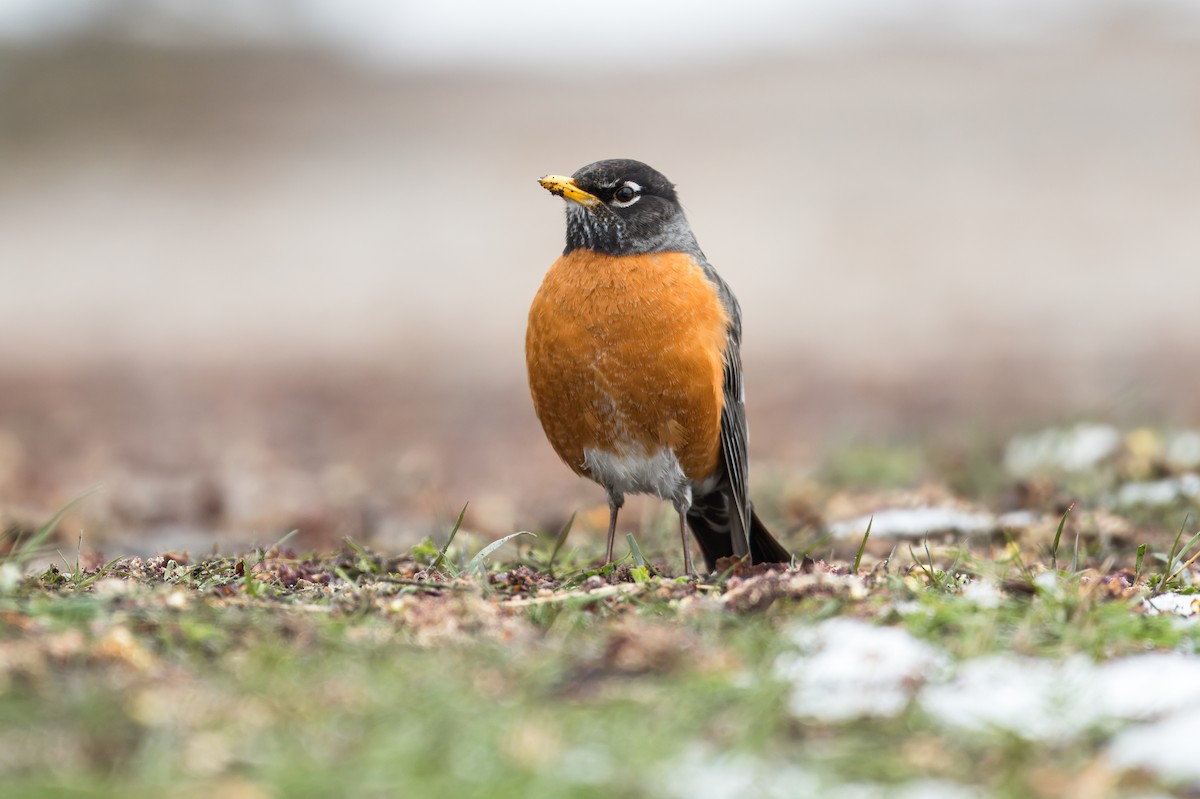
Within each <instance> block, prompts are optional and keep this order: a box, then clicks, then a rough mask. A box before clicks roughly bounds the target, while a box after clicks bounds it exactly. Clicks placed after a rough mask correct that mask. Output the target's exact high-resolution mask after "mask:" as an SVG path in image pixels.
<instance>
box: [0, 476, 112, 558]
mask: <svg viewBox="0 0 1200 799" xmlns="http://www.w3.org/2000/svg"><path fill="white" fill-rule="evenodd" d="M99 490H100V489H99V487H97V488H91V489H89V490H87V491H85V492H83V493H82V494H80V495H79V496H77V497H75V498H73V499H70V500H68V501H67V504H65V505H63V506H62V507H61V508H59V509H58V510H57V511H55V513H54V515H53V516H51V517H50V519H49V520H48V521H47V522H46V523H45V524H43V525H42V526H41V527H39V528H38V529H37V530H35V531H34V533H33V535H31V536H29V538H27V539H26V540H25V541H21V540H20V539H19V538H18V539H17V540H15V541H14V542H13V546H12V549H11V550H9V551H8V553H7V554H3V555H0V563H7V562H12V563H13V564H15V565H16V566H18V567H21V566H24V565H25V562H26V561H27V560H29V559H30V558H32V557H34V556H36V555H37V554H38V551H39V550H40V548H41V546H42V545H43V544H44V543H45V542H46V539H47V538H49V537H50V535H51V534H52V533H53V532H54V529H55V528H56V527H58V523H59V522H61V521H62V519H63V517H64V516H66V515H67V512H68V511H70V510H71V508H73V507H75V506H76V505H78V504H79V503H80V502H82V501H83V500H84V499H86V498H87V497H90V496H91V495H92V494H94V493H96V492H97V491H99Z"/></svg>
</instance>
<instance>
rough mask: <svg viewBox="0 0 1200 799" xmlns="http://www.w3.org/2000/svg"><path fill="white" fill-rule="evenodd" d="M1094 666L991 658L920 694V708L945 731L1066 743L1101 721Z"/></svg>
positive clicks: (966, 665)
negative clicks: (1000, 733) (947, 728)
mask: <svg viewBox="0 0 1200 799" xmlns="http://www.w3.org/2000/svg"><path fill="white" fill-rule="evenodd" d="M1093 676H1094V667H1093V666H1092V664H1091V663H1090V662H1089V661H1088V660H1086V659H1085V658H1082V657H1072V658H1068V659H1067V660H1065V661H1063V662H1061V663H1060V662H1055V661H1050V660H1037V659H1034V658H1022V657H1016V656H1013V655H995V656H990V657H982V658H978V659H976V660H972V661H968V662H966V663H964V664H963V665H962V667H961V668H960V669H959V671H958V675H957V676H956V677H955V678H954V679H953V680H952V681H950V682H948V683H945V684H942V685H929V686H926V688H925V690H924V691H922V692H921V695H920V698H919V701H920V705H921V707H922V709H923V710H924V711H925V712H926V713H928V714H929V715H931V716H933V717H934V718H935V719H937V720H938V721H940V722H941V723H943V724H946V725H947V726H950V727H956V728H959V729H965V730H973V731H980V732H982V731H989V730H1002V731H1005V732H1009V733H1012V734H1014V735H1018V736H1020V737H1022V738H1026V739H1029V740H1062V739H1069V738H1071V737H1074V736H1075V735H1077V734H1079V733H1080V732H1082V731H1084V730H1086V729H1088V728H1089V727H1091V726H1093V725H1094V724H1096V723H1097V722H1098V721H1100V719H1101V718H1102V715H1101V714H1100V712H1099V711H1098V709H1097V707H1096V705H1095V702H1094V701H1093V700H1094V698H1095V696H1094V691H1093V689H1092V687H1091V686H1092V678H1093Z"/></svg>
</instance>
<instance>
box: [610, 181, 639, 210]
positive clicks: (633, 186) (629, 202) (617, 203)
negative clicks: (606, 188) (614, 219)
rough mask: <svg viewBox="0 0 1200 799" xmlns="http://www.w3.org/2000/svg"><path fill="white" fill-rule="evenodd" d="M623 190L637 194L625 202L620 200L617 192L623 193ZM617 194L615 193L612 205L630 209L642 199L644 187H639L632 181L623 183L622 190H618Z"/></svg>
mask: <svg viewBox="0 0 1200 799" xmlns="http://www.w3.org/2000/svg"><path fill="white" fill-rule="evenodd" d="M622 189H633V190H634V192H636V193H635V194H634V195H633V197H631V198H630V199H628V200H624V201H622V200H618V199H617V192H619V191H621V190H622ZM617 192H613V199H612V204H613V205H614V206H616V207H617V208H628V207H629V206H631V205H633V204H634V203H635V202H637V201H638V200H640V199H642V187H641V186H639V185H638V184H636V183H634V182H633V181H632V180H627V181H625V182H624V183H622V184H621V188H620V189H617Z"/></svg>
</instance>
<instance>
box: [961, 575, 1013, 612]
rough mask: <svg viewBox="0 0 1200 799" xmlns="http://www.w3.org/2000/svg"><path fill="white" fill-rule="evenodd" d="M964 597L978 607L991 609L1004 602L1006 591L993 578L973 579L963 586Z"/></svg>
mask: <svg viewBox="0 0 1200 799" xmlns="http://www.w3.org/2000/svg"><path fill="white" fill-rule="evenodd" d="M962 598H963V599H965V600H967V601H968V602H972V603H974V604H975V606H976V607H980V608H984V609H986V610H991V609H992V608H998V607H1000V604H1001V603H1002V602H1004V593H1003V592H1002V591H1001V590H1000V589H999V588H998V587H997V586H996V584H995V583H993V582H992V581H991V580H972V581H971V582H969V583H967V584H966V585H965V586H963V590H962Z"/></svg>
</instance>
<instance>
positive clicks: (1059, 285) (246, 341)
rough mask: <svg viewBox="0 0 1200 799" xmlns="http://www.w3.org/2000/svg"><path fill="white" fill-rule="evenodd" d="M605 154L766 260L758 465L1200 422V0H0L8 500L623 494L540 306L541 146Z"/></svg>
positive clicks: (135, 519) (150, 510) (245, 502)
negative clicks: (532, 312) (1091, 422)
mask: <svg viewBox="0 0 1200 799" xmlns="http://www.w3.org/2000/svg"><path fill="white" fill-rule="evenodd" d="M611 157H632V158H638V159H640V160H643V161H646V162H648V163H650V164H651V165H653V166H655V167H656V168H658V169H659V170H661V171H662V172H664V173H665V174H666V175H667V176H668V177H670V178H671V179H672V180H674V181H675V182H676V183H677V184H678V186H679V190H680V193H681V196H682V198H683V201H684V205H685V207H686V208H687V210H688V213H689V216H690V219H691V221H692V224H693V227H694V229H695V230H696V232H697V235H698V237H699V239H700V241H701V243H702V245H703V246H704V248H705V250H706V252H707V254H708V256H709V258H710V260H712V262H713V263H714V264H716V266H717V267H718V269H720V270H721V272H722V274H723V276H724V277H725V278H726V279H727V280H728V281H729V282H730V283H731V284H732V286H733V287H734V289H735V290H736V292H737V294H738V296H739V298H740V299H741V303H742V306H743V310H744V313H745V319H746V322H745V326H746V332H745V340H746V343H745V351H744V360H745V363H746V367H747V373H748V378H747V379H748V387H749V388H748V391H749V398H748V401H749V415H750V422H751V451H752V458H753V461H754V464H755V465H754V474H755V475H756V478H755V482H756V483H758V484H759V486H764V485H771V486H775V487H776V488H777V487H778V486H780V485H782V484H785V483H787V482H788V481H794V480H803V479H806V476H808V475H811V474H813V473H814V470H818V469H820V468H821V464H822V463H824V462H825V461H824V459H825V458H826V457H827V456H828V453H830V452H831V451H833V450H835V449H838V448H846V447H855V446H862V445H865V444H869V443H871V442H877V441H895V440H922V439H926V438H931V437H932V438H934V439H937V440H940V441H944V442H947V445H948V446H950V447H951V448H953V446H955V442H959V441H963V440H967V439H971V440H975V439H977V438H980V437H982V438H983V439H985V440H993V439H996V438H997V437H999V436H1001V435H1003V434H1005V433H1007V432H1011V431H1014V430H1017V429H1023V428H1025V427H1029V426H1033V425H1039V424H1046V423H1053V422H1061V421H1069V420H1073V419H1078V418H1083V417H1087V418H1101V419H1106V420H1112V421H1118V422H1122V421H1131V420H1132V421H1135V422H1138V421H1145V420H1150V421H1152V422H1155V423H1170V424H1181V425H1182V424H1195V423H1197V422H1200V399H1198V398H1200V368H1198V365H1200V357H1198V356H1200V336H1198V333H1200V321H1198V318H1197V311H1198V310H1200V307H1198V306H1200V3H1198V2H1191V1H1190V0H1012V1H1011V2H1006V1H1004V0H971V1H970V2H966V1H965V0H964V1H962V2H945V1H944V0H911V2H903V1H902V0H815V1H813V2H805V3H795V2H788V1H787V0H743V1H742V2H740V3H737V4H715V3H714V4H710V5H706V4H696V3H691V2H684V0H665V1H664V2H659V3H643V2H638V0H608V2H606V3H603V4H599V3H588V4H577V3H563V2H555V1H554V0H528V1H527V2H511V3H491V2H485V0H470V1H468V2H456V3H434V2H415V1H414V2H405V1H404V0H399V1H392V0H52V1H51V2H47V0H0V517H2V519H3V521H4V523H5V524H29V523H34V522H37V521H39V520H41V519H43V518H45V517H46V516H47V515H48V514H49V513H50V512H52V511H53V510H54V509H56V508H57V507H59V506H61V505H62V504H63V503H64V502H66V501H67V500H68V499H70V498H71V497H73V496H76V495H78V494H79V493H80V492H82V491H84V490H86V489H88V488H89V487H92V486H96V485H99V486H100V489H99V490H98V491H97V492H96V493H95V494H93V495H91V496H90V497H89V498H88V499H87V500H86V501H85V502H84V503H82V504H81V505H79V506H78V508H77V511H76V515H77V517H78V518H77V522H78V523H77V524H75V523H74V522H72V524H73V525H74V526H73V527H71V529H72V530H73V529H74V527H78V528H79V529H80V530H82V531H83V532H84V533H85V535H86V539H87V541H88V542H90V543H91V546H95V547H103V548H104V549H105V550H106V551H107V552H109V553H112V554H120V553H124V552H151V551H162V550H163V549H166V548H177V549H185V548H190V549H191V550H192V551H194V552H207V551H208V550H209V549H211V548H212V547H214V546H218V547H221V548H224V549H227V548H229V547H233V546H237V545H240V544H243V543H245V542H249V541H255V540H257V541H260V542H263V543H269V542H271V541H273V540H275V539H277V538H278V537H280V536H281V535H282V534H283V533H286V532H287V531H288V530H291V529H293V528H298V529H299V530H300V531H301V532H300V539H299V542H300V544H301V545H302V546H324V545H326V544H328V543H330V542H333V541H336V540H337V539H338V538H339V537H341V536H344V535H351V536H353V537H355V538H356V539H361V540H367V541H371V542H374V543H376V544H377V545H379V546H383V547H391V548H397V547H401V546H406V545H407V544H409V543H411V542H412V541H415V540H416V539H418V538H420V537H422V536H424V535H429V534H436V535H441V536H444V534H445V532H446V530H447V528H448V527H449V525H450V523H451V522H452V521H453V519H454V518H455V517H456V516H457V513H458V510H459V508H460V507H461V506H462V504H463V503H464V502H466V501H468V500H469V501H470V502H471V505H470V509H469V510H468V514H467V520H466V525H467V528H468V529H470V530H472V531H474V532H478V533H480V534H482V535H485V536H491V535H497V534H500V533H505V532H510V531H512V530H515V529H534V530H538V531H544V530H554V529H556V528H557V526H558V525H559V524H561V523H562V521H563V520H564V519H565V518H566V517H567V516H568V515H569V514H570V513H571V512H572V511H574V510H576V509H580V510H583V511H585V516H584V522H585V526H590V525H591V524H592V523H591V522H590V521H589V520H590V518H591V515H595V514H597V513H598V514H599V518H600V519H601V521H600V522H599V525H598V526H601V527H602V525H603V518H604V505H603V499H602V496H601V492H600V491H599V489H598V488H596V487H595V486H593V485H592V484H590V483H587V482H586V481H582V480H579V479H577V478H575V477H574V476H573V475H572V474H571V473H570V471H569V470H568V469H567V468H566V467H564V466H562V465H561V464H559V463H558V462H557V461H556V460H555V457H554V455H553V453H552V452H551V450H550V448H549V446H548V445H547V444H546V443H545V442H544V440H543V438H542V435H541V431H540V429H539V427H538V425H537V422H536V420H535V418H534V416H533V413H532V410H531V408H530V404H529V400H528V394H527V390H526V387H525V376H524V356H523V337H524V324H525V314H526V312H527V309H528V306H529V301H530V299H531V298H532V296H533V294H534V292H535V291H536V289H537V286H538V284H539V282H540V280H541V278H542V275H543V274H544V272H545V270H546V268H547V267H548V266H549V265H550V263H551V262H552V261H553V260H554V258H555V257H556V256H557V254H558V253H559V251H560V249H561V246H562V238H563V220H562V213H563V212H562V208H561V201H560V200H557V199H556V198H553V197H551V196H549V195H547V194H546V193H545V192H544V191H543V190H541V189H540V188H539V187H538V185H537V184H536V183H535V179H536V178H537V177H539V176H540V175H542V174H545V173H548V172H558V173H569V172H572V171H574V170H575V169H577V168H578V167H580V166H582V165H583V164H585V163H588V162H591V161H594V160H598V159H601V158H611ZM756 490H767V489H765V488H759V489H756ZM634 507H638V506H636V505H635V506H634ZM641 507H643V510H642V511H641V517H640V518H641V519H642V523H643V524H644V523H647V522H646V520H647V519H652V518H657V517H656V516H654V514H657V513H659V511H658V510H657V508H658V505H657V504H656V503H655V504H649V505H646V504H643V505H642V506H641ZM626 518H628V519H630V523H631V524H636V523H637V520H638V518H639V516H638V511H634V512H633V513H629V512H627V514H626ZM776 521H777V523H779V524H781V525H783V526H788V525H792V524H795V523H797V522H796V520H794V519H778V518H777V519H776ZM72 535H74V533H73V534H72ZM598 546H599V544H597V549H598Z"/></svg>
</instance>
